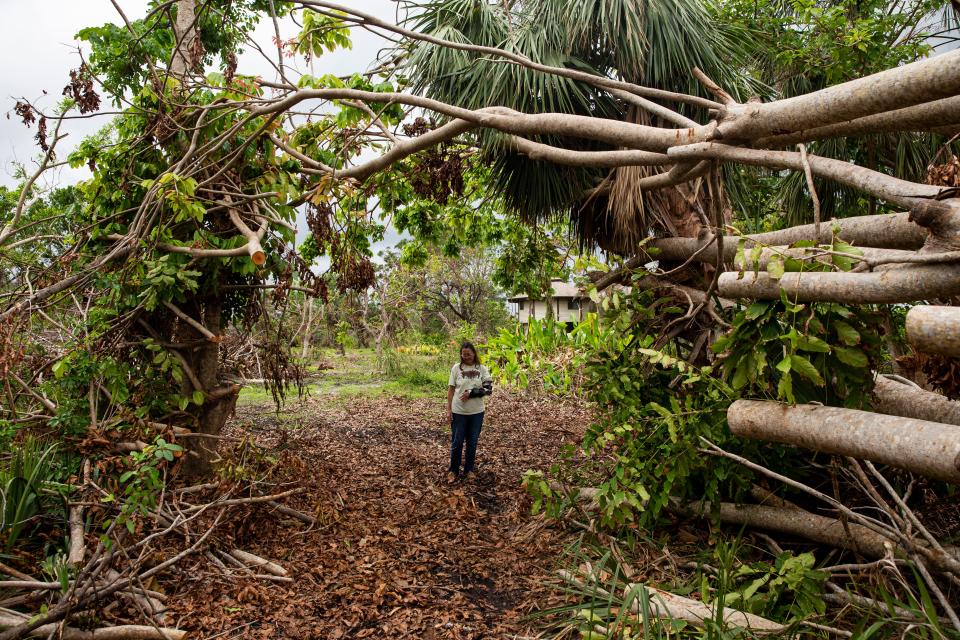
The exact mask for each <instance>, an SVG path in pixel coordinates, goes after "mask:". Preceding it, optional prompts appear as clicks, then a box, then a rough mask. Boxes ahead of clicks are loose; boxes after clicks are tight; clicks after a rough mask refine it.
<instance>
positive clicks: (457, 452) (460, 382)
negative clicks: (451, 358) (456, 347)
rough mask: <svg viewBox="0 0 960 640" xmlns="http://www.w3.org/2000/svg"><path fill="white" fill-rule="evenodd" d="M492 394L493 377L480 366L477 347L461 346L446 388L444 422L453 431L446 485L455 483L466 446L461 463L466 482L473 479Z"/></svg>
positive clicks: (470, 345)
mask: <svg viewBox="0 0 960 640" xmlns="http://www.w3.org/2000/svg"><path fill="white" fill-rule="evenodd" d="M491 393H493V378H491V377H490V372H489V371H487V368H486V367H485V366H483V365H482V364H480V357H479V356H478V355H477V350H476V348H475V347H474V346H473V345H472V344H471V343H469V342H464V343H463V344H462V345H460V362H459V363H457V364H455V365H453V368H452V369H450V382H449V383H448V387H447V419H448V421H449V422H450V425H451V430H452V436H453V437H452V442H451V444H450V468H449V470H448V473H447V482H449V483H453V482H456V480H457V477H458V476H459V475H460V460H461V459H462V457H463V445H464V443H466V445H467V458H466V460H464V462H463V475H464V476H466V477H467V479H468V480H472V479H473V478H475V477H476V475H477V474H476V473H474V471H473V465H474V462H475V461H476V457H477V441H478V440H479V439H480V429H481V428H483V412H484V410H485V408H486V407H485V405H484V399H483V397H484V396H488V395H490V394H491Z"/></svg>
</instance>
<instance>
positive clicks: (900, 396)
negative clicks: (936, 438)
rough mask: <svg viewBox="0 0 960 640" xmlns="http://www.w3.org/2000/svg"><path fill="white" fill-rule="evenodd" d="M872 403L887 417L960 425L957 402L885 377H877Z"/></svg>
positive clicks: (874, 407)
mask: <svg viewBox="0 0 960 640" xmlns="http://www.w3.org/2000/svg"><path fill="white" fill-rule="evenodd" d="M872 401H873V402H872V405H873V409H874V410H875V411H879V412H880V413H885V414H887V415H891V416H901V417H904V418H915V419H917V420H927V421H929V422H941V423H943V424H952V425H957V426H960V402H956V401H955V400H950V399H949V398H947V397H945V396H942V395H940V394H939V393H933V392H932V391H926V390H924V389H920V388H919V387H914V386H911V385H909V384H904V383H902V382H897V381H896V380H891V379H890V378H887V377H885V376H877V379H876V382H875V384H874V387H873V396H872Z"/></svg>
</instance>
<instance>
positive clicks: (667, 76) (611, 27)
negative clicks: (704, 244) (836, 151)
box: [405, 0, 762, 253]
mask: <svg viewBox="0 0 960 640" xmlns="http://www.w3.org/2000/svg"><path fill="white" fill-rule="evenodd" d="M405 4H406V8H407V12H408V16H409V17H408V18H407V26H410V27H412V28H414V29H416V30H418V31H420V32H423V33H427V34H430V35H434V36H437V37H441V38H444V39H446V40H451V41H455V42H466V43H471V44H477V45H486V46H496V47H501V48H503V49H506V50H508V51H513V52H517V53H521V54H523V55H525V56H527V57H528V58H530V59H533V60H536V61H538V62H542V63H545V64H549V65H552V66H561V67H567V68H572V69H578V70H582V71H588V72H591V73H594V74H597V75H602V76H608V77H612V78H617V79H621V80H625V81H628V82H634V83H637V84H644V85H647V86H653V87H658V88H663V89H668V90H673V91H678V92H682V93H688V94H692V95H705V93H704V89H703V87H701V86H700V85H699V84H698V83H697V82H696V81H695V80H694V78H693V76H692V75H691V70H692V69H693V67H699V68H700V69H702V70H704V71H705V72H706V73H707V75H709V76H710V77H712V78H713V79H714V80H716V81H718V82H719V83H720V84H721V85H723V86H724V87H726V88H727V89H728V90H730V91H731V93H734V94H737V95H740V94H744V93H747V92H752V91H756V90H757V89H758V88H762V87H761V86H760V85H759V84H758V83H756V82H753V81H751V79H750V78H749V77H747V76H746V75H745V74H743V73H742V72H741V70H742V69H745V68H746V61H747V58H746V55H745V53H746V51H745V48H744V46H743V43H744V42H745V41H746V40H747V38H744V37H742V33H740V32H738V29H737V28H727V27H722V26H721V27H718V25H717V22H716V20H715V12H714V10H713V9H712V8H711V6H710V5H708V4H706V3H704V2H703V1H702V0H526V1H514V2H509V1H505V0H498V1H496V2H494V1H492V0H423V1H420V2H406V3H405ZM741 31H742V30H741ZM406 46H408V47H409V48H410V49H409V52H408V54H409V55H408V57H407V62H406V64H407V68H406V73H407V74H408V75H409V76H410V77H411V78H412V79H413V80H414V82H415V89H417V90H418V91H420V92H422V93H424V94H427V95H430V96H431V97H434V98H437V99H440V100H443V101H445V102H450V103H453V104H457V105H461V106H464V107H469V108H482V107H484V106H488V105H502V106H507V107H510V108H513V109H516V110H518V111H523V112H527V113H534V112H545V111H546V112H562V113H568V114H580V115H590V116H595V117H603V118H617V119H627V120H630V121H633V122H642V123H646V122H650V123H657V124H660V122H659V120H658V118H657V117H656V116H651V115H649V114H648V113H646V112H644V111H642V110H639V109H636V108H634V107H631V106H630V105H627V104H625V103H624V102H622V101H621V100H619V99H617V98H616V97H614V96H612V95H611V94H609V93H607V92H605V91H603V90H598V89H596V88H594V87H588V86H585V85H583V84H581V83H578V82H575V81H573V80H570V79H566V78H559V77H556V76H551V75H547V74H544V73H540V72H536V71H532V70H529V69H526V68H523V67H521V66H518V65H513V64H508V63H504V62H503V61H502V60H493V59H488V58H484V57H482V56H480V55H478V54H474V53H469V52H463V51H455V50H452V49H449V48H445V47H437V46H433V45H429V44H422V43H416V44H412V45H406ZM670 106H671V107H673V106H674V105H670ZM686 115H689V116H692V117H703V116H705V114H703V113H693V112H691V109H690V108H687V113H686ZM538 141H540V142H545V143H548V144H553V145H560V146H564V147H566V148H571V149H600V148H601V147H598V146H596V145H589V146H588V145H587V144H585V143H584V142H582V141H580V140H576V139H557V138H546V137H543V138H539V139H538ZM477 142H478V143H479V144H480V146H481V147H482V148H483V149H484V151H485V153H486V154H487V156H488V159H489V161H490V163H491V166H492V167H493V171H492V176H491V179H492V181H493V188H494V190H495V191H496V192H497V193H498V194H500V195H502V196H503V199H504V202H505V203H506V205H507V206H508V207H509V208H510V209H512V210H513V211H515V212H516V213H517V214H519V215H520V216H522V217H524V218H525V219H527V220H529V221H534V222H536V221H542V220H545V219H549V218H551V217H562V218H569V219H570V220H571V221H572V222H573V224H574V225H575V227H576V228H577V230H578V231H579V233H580V236H581V238H582V239H583V240H585V241H587V242H591V243H592V242H595V241H598V242H600V244H601V246H603V247H604V248H608V249H615V250H618V251H620V252H627V253H629V252H631V251H632V250H633V249H634V248H635V246H636V244H635V243H636V241H637V240H639V239H640V238H642V237H644V236H646V235H647V234H648V233H649V232H650V231H651V230H653V231H656V232H658V233H661V234H669V235H677V234H678V233H681V234H684V235H693V234H695V233H696V231H697V230H698V228H699V217H698V214H697V213H696V212H695V209H696V208H697V207H696V204H702V202H698V201H702V200H703V198H704V197H705V195H704V194H705V193H706V190H703V191H702V192H700V193H699V194H696V195H693V197H692V201H691V194H690V193H688V192H687V191H686V189H687V187H680V188H679V189H678V188H671V189H664V190H661V191H651V192H640V191H639V190H638V189H636V188H635V185H636V181H637V180H638V179H640V178H642V177H644V176H646V175H648V174H649V173H651V172H659V171H660V170H661V169H659V168H651V167H642V168H641V167H626V168H619V169H615V170H613V171H606V170H601V169H583V168H574V167H560V166H556V165H553V164H550V163H547V162H542V161H536V160H530V159H529V158H527V157H526V156H523V155H520V154H518V153H515V152H513V151H511V150H510V149H509V148H507V147H506V145H504V144H503V138H502V137H501V136H500V135H498V134H493V133H482V134H479V135H478V139H477ZM701 209H702V207H701ZM691 221H692V223H691Z"/></svg>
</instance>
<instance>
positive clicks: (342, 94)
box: [231, 88, 715, 160]
mask: <svg viewBox="0 0 960 640" xmlns="http://www.w3.org/2000/svg"><path fill="white" fill-rule="evenodd" d="M307 100H363V101H365V102H377V103H396V104H405V105H409V106H413V107H421V108H423V109H427V110H430V111H433V112H435V113H441V114H443V115H446V116H450V117H451V118H459V119H461V120H465V121H467V122H470V123H473V124H475V125H477V126H480V127H486V128H489V129H496V130H498V131H503V132H505V133H512V134H515V135H521V136H528V135H559V136H569V137H573V138H584V139H588V140H596V141H599V142H606V143H607V144H610V145H613V146H616V147H626V148H628V149H644V150H647V151H665V150H666V149H668V148H669V147H672V146H675V145H678V144H684V143H694V142H703V141H706V140H709V139H710V138H711V136H712V134H713V131H714V128H715V123H711V124H709V125H706V126H701V127H696V128H691V129H665V128H661V127H650V126H646V125H640V124H633V123H630V122H623V121H621V120H611V119H607V118H594V117H590V116H581V115H573V114H565V113H537V114H528V113H521V112H519V111H514V110H512V109H508V108H506V107H488V108H484V109H478V110H476V111H474V110H472V109H464V108H463V107H457V106H454V105H451V104H447V103H445V102H441V101H439V100H433V99H432V98H425V97H422V96H416V95H411V94H408V93H378V92H375V91H361V90H358V89H344V88H333V89H300V90H298V91H295V92H292V93H289V94H288V95H286V96H284V97H283V98H280V99H278V100H274V101H270V102H267V103H266V104H262V105H260V106H258V107H255V108H253V109H252V110H251V111H250V114H251V115H252V116H263V115H268V114H273V113H281V112H284V111H287V110H289V109H291V108H292V107H294V106H296V105H297V104H300V103H301V102H304V101H307ZM241 105H242V103H241ZM231 106H237V104H232V105H231ZM244 106H245V105H244ZM698 160H699V158H698Z"/></svg>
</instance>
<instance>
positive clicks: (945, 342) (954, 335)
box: [907, 305, 960, 357]
mask: <svg viewBox="0 0 960 640" xmlns="http://www.w3.org/2000/svg"><path fill="white" fill-rule="evenodd" d="M907 339H908V340H909V341H910V343H911V344H912V345H913V346H914V348H916V349H918V350H919V351H925V352H927V353H939V354H941V355H945V356H953V357H960V307H934V306H926V305H921V306H916V307H914V308H912V309H910V311H909V312H908V313H907Z"/></svg>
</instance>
